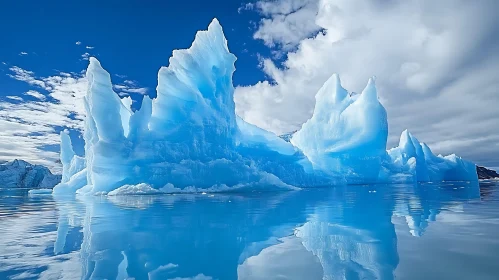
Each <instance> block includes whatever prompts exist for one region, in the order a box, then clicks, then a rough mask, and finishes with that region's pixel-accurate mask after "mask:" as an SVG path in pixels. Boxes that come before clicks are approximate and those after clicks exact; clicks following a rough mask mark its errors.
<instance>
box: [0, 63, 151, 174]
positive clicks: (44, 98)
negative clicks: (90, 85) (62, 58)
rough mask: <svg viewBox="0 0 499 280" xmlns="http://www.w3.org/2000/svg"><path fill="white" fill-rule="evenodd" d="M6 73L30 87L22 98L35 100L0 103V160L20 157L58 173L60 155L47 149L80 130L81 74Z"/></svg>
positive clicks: (83, 88) (17, 70) (83, 91)
mask: <svg viewBox="0 0 499 280" xmlns="http://www.w3.org/2000/svg"><path fill="white" fill-rule="evenodd" d="M9 70H10V71H11V74H8V76H9V77H11V78H13V79H16V80H19V81H22V82H25V83H27V84H29V85H31V86H33V89H31V90H29V91H27V92H26V93H24V95H28V96H31V97H34V98H36V99H35V100H33V101H30V100H24V102H18V101H23V99H22V97H20V96H8V97H7V98H6V99H5V100H3V101H2V100H0V161H2V160H12V159H15V158H20V159H24V160H27V161H29V162H31V163H36V164H43V165H45V166H47V167H49V168H50V169H51V170H52V171H55V172H60V170H61V166H60V164H59V163H57V161H58V159H59V153H58V152H57V151H54V149H47V147H58V146H59V143H60V139H59V133H58V131H60V130H62V129H71V130H74V131H79V132H81V131H83V126H84V123H83V119H84V117H85V108H84V105H83V97H84V96H85V94H86V92H87V79H86V78H85V76H84V75H83V74H82V73H74V72H72V73H65V72H58V73H56V74H55V75H53V76H49V77H39V76H37V75H36V74H35V73H34V72H33V71H29V70H25V69H22V68H20V67H18V66H13V67H11V68H9ZM117 87H123V89H124V90H126V92H138V93H141V94H143V92H145V91H146V90H147V89H145V88H140V87H138V85H137V83H136V82H135V87H134V86H131V85H120V84H118V85H117ZM40 91H41V92H46V94H43V93H41V92H40ZM12 101H16V102H12Z"/></svg>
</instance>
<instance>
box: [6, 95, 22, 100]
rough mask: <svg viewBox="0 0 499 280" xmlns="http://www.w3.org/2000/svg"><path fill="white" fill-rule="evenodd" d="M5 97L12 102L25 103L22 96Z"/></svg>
mask: <svg viewBox="0 0 499 280" xmlns="http://www.w3.org/2000/svg"><path fill="white" fill-rule="evenodd" d="M5 97H6V98H8V99H11V100H17V101H23V99H22V98H21V97H20V96H15V95H8V96H5Z"/></svg>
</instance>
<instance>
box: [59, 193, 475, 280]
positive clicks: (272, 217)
mask: <svg viewBox="0 0 499 280" xmlns="http://www.w3.org/2000/svg"><path fill="white" fill-rule="evenodd" d="M454 184H456V185H418V186H413V185H377V186H372V185H370V186H347V187H337V188H332V189H315V190H302V191H295V192H286V193H256V194H245V195H236V194H215V195H210V194H208V195H201V194H199V195H192V194H190V195H165V196H116V197H104V196H103V197H79V198H76V200H73V201H72V202H71V203H69V201H64V200H62V199H61V198H56V205H57V208H58V212H59V219H58V226H57V239H56V242H55V244H54V253H55V254H60V253H64V252H65V250H66V249H65V248H69V245H68V243H72V244H73V243H75V238H74V234H73V237H72V238H67V235H68V233H69V232H71V228H73V227H79V226H80V225H81V231H82V236H81V239H80V240H79V242H80V243H81V250H80V265H81V271H82V274H81V278H82V279H128V278H135V279H175V278H176V277H178V278H180V279H277V278H279V279H321V278H322V279H392V278H394V271H395V269H396V268H397V266H398V263H399V254H398V251H397V233H396V231H395V226H394V224H393V223H392V219H393V218H394V217H397V216H401V217H405V218H406V220H407V221H408V226H409V228H408V231H411V233H413V235H415V236H421V235H422V234H423V233H424V231H425V229H426V227H428V226H429V225H428V223H429V222H431V221H434V220H435V219H437V220H438V215H439V213H440V211H441V209H446V210H450V211H453V210H455V211H464V210H465V207H463V206H462V205H463V203H464V202H466V201H469V200H470V199H475V198H479V188H478V185H476V184H467V183H463V184H460V185H459V184H457V183H454ZM72 199H74V198H72Z"/></svg>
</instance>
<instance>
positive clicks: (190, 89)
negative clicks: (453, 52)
mask: <svg viewBox="0 0 499 280" xmlns="http://www.w3.org/2000/svg"><path fill="white" fill-rule="evenodd" d="M235 60H236V57H235V56H234V55H233V54H231V53H230V52H229V50H228V47H227V41H226V39H225V37H224V34H223V31H222V27H221V26H220V24H219V23H218V21H217V20H216V19H215V20H213V22H212V23H211V24H210V26H209V27H208V30H207V31H200V32H198V33H197V35H196V38H195V40H194V42H193V44H192V46H191V47H190V48H189V49H187V50H176V51H174V52H173V56H172V57H171V58H170V61H169V66H168V67H162V68H161V69H160V70H159V73H158V86H157V97H156V98H154V99H150V98H149V97H147V96H146V97H144V100H143V102H142V107H141V108H140V109H139V110H137V111H135V112H132V110H131V108H130V104H131V102H129V101H130V100H127V99H123V100H121V99H120V98H119V97H118V95H117V94H116V93H115V92H114V91H113V89H112V84H111V78H110V75H109V73H108V72H106V71H105V70H104V69H103V68H102V66H101V64H100V63H99V61H97V59H95V58H91V59H90V64H89V66H88V69H87V73H86V76H87V79H88V83H89V84H88V92H87V95H86V96H85V98H84V103H85V104H84V105H85V108H86V118H85V131H84V139H85V158H81V157H78V156H77V155H75V154H74V152H73V150H72V147H71V141H70V139H69V136H68V135H66V134H65V133H64V132H63V133H61V161H62V163H63V179H62V182H61V184H60V185H58V186H57V187H56V188H55V189H54V193H74V192H78V193H94V194H95V193H108V192H111V191H113V193H118V194H119V190H120V188H122V189H123V190H124V191H128V190H130V189H131V188H141V186H142V187H143V188H144V190H151V191H154V192H172V191H199V190H207V191H226V190H236V189H237V190H245V189H252V190H253V189H255V188H256V189H258V188H260V189H295V188H297V187H317V186H329V185H332V184H345V183H347V184H348V183H350V184H351V183H356V184H358V183H376V182H391V181H397V182H400V181H404V182H408V181H409V182H415V181H430V180H437V181H438V180H477V177H476V172H475V165H474V164H472V163H469V162H467V161H464V160H462V159H461V158H459V157H457V156H455V155H451V156H448V157H441V156H438V157H437V156H434V155H433V153H431V150H430V149H429V148H428V147H427V146H426V145H425V144H420V143H419V141H417V139H416V138H414V137H413V136H412V135H411V134H410V133H408V132H404V133H403V134H402V136H401V141H400V145H399V147H397V148H394V149H392V150H389V151H386V150H385V149H386V140H387V135H388V124H387V113H386V111H385V109H384V107H383V106H382V105H381V103H380V102H379V100H378V94H377V91H376V87H375V80H374V79H370V80H369V82H368V84H367V86H366V88H365V89H364V91H363V92H362V94H360V95H354V96H350V95H349V94H348V93H347V91H346V90H345V89H344V88H343V87H342V86H341V83H340V79H339V77H338V75H333V76H332V77H331V78H330V79H329V80H328V81H327V82H326V83H325V84H324V86H323V87H322V88H321V89H320V90H319V92H318V93H317V95H316V107H315V111H314V113H313V116H312V118H311V119H310V120H308V121H307V122H306V123H305V124H304V125H303V127H302V128H301V129H300V130H299V131H297V132H296V133H295V134H294V135H293V136H292V138H291V139H290V142H287V141H285V140H283V139H281V138H279V137H278V136H276V135H275V134H273V133H271V132H268V131H265V130H263V129H261V128H258V127H256V126H254V125H252V124H249V123H247V122H245V121H244V120H242V119H240V118H239V117H237V116H236V114H235V104H234V98H233V94H234V88H233V85H232V74H233V72H234V70H235V68H234V62H235ZM144 190H143V191H144Z"/></svg>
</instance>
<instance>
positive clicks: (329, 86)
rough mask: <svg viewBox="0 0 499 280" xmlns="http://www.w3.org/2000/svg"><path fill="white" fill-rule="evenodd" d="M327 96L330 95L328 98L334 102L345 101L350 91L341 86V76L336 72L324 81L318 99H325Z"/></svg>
mask: <svg viewBox="0 0 499 280" xmlns="http://www.w3.org/2000/svg"><path fill="white" fill-rule="evenodd" d="M326 96H330V98H327V99H330V100H331V103H333V104H335V103H338V102H341V101H343V100H344V99H345V98H346V97H347V96H348V92H347V91H346V90H345V89H344V88H343V87H342V86H341V80H340V76H339V75H338V74H336V73H334V74H333V75H331V77H329V79H328V80H327V81H326V82H325V83H324V85H323V86H322V88H321V89H320V90H319V92H318V93H317V95H316V99H320V100H324V98H325V97H326Z"/></svg>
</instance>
